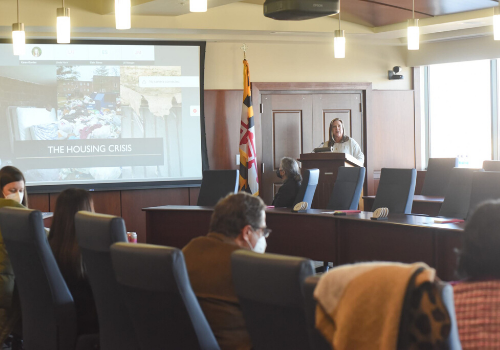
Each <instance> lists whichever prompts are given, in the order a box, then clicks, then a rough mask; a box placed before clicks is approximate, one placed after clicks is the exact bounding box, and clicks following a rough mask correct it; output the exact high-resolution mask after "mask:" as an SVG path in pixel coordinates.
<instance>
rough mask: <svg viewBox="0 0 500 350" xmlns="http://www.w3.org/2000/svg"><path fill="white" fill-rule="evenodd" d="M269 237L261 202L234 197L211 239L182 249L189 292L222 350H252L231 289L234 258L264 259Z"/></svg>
mask: <svg viewBox="0 0 500 350" xmlns="http://www.w3.org/2000/svg"><path fill="white" fill-rule="evenodd" d="M270 231H271V230H269V229H268V228H266V213H265V204H264V202H263V201H262V199H260V198H259V197H253V196H251V195H249V194H247V193H244V192H240V193H237V194H230V195H228V196H227V197H225V198H223V199H221V200H220V201H219V202H218V203H217V205H216V206H215V208H214V212H213V214H212V217H211V220H210V232H209V233H208V235H206V236H203V237H198V238H195V239H193V240H191V242H189V243H188V244H187V245H186V246H185V247H184V248H183V249H182V252H183V253H184V259H185V262H186V267H187V271H188V275H189V280H190V281H191V286H192V288H193V291H194V293H195V294H196V297H197V298H198V301H199V302H200V306H201V308H202V310H203V312H204V314H205V316H206V318H207V321H208V323H209V324H210V327H211V328H212V331H213V332H214V335H215V338H216V339H217V341H218V343H219V346H220V348H221V350H226V349H227V350H229V349H235V350H246V349H251V348H252V344H251V342H250V336H249V335H248V332H247V330H246V327H245V322H244V320H243V315H242V313H241V309H240V304H239V302H238V298H237V296H236V292H235V291H234V287H233V284H232V277H231V253H232V252H234V251H235V250H238V249H248V250H253V251H255V252H259V253H264V251H265V250H266V237H268V236H269V233H270Z"/></svg>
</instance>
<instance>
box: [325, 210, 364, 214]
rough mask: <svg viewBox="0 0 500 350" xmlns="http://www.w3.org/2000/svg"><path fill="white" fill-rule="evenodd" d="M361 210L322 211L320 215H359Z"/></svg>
mask: <svg viewBox="0 0 500 350" xmlns="http://www.w3.org/2000/svg"><path fill="white" fill-rule="evenodd" d="M359 213H361V210H335V211H324V212H322V213H321V214H333V215H342V214H359Z"/></svg>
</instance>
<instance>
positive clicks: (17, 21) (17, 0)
mask: <svg viewBox="0 0 500 350" xmlns="http://www.w3.org/2000/svg"><path fill="white" fill-rule="evenodd" d="M17 23H20V22H19V0H17Z"/></svg>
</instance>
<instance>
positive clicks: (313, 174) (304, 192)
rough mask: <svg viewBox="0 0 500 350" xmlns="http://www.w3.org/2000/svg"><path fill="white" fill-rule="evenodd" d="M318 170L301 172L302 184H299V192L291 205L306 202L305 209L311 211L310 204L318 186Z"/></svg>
mask: <svg viewBox="0 0 500 350" xmlns="http://www.w3.org/2000/svg"><path fill="white" fill-rule="evenodd" d="M318 179H319V169H304V170H302V183H301V184H300V188H299V192H298V193H297V197H295V202H294V203H293V205H295V204H297V203H300V202H307V204H308V206H307V209H311V203H312V201H313V199H314V193H315V192H316V187H317V186H318Z"/></svg>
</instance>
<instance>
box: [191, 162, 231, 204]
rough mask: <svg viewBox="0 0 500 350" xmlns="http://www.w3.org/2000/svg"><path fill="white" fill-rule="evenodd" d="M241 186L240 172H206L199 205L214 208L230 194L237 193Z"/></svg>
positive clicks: (202, 182)
mask: <svg viewBox="0 0 500 350" xmlns="http://www.w3.org/2000/svg"><path fill="white" fill-rule="evenodd" d="M239 184H240V172H239V171H238V170H205V171H204V172H203V180H202V181H201V188H200V195H199V196H198V202H197V205H200V206H209V207H213V206H214V205H216V204H217V202H218V201H219V199H221V198H224V197H225V196H227V195H228V194H229V193H237V192H238V186H239Z"/></svg>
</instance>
